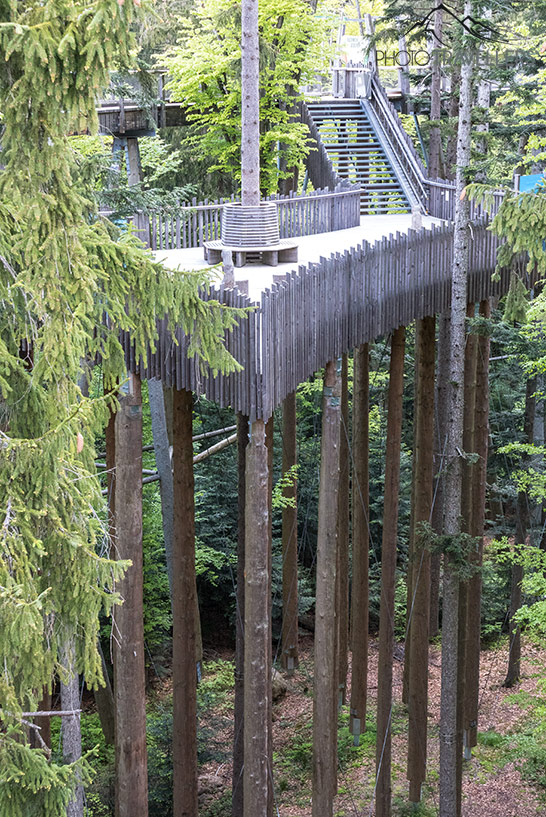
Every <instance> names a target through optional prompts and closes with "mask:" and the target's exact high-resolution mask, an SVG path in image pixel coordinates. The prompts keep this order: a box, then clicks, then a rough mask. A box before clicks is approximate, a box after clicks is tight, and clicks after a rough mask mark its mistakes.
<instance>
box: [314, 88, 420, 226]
mask: <svg viewBox="0 0 546 817" xmlns="http://www.w3.org/2000/svg"><path fill="white" fill-rule="evenodd" d="M307 109H308V112H309V115H310V117H311V119H312V121H313V123H314V124H315V125H316V127H317V130H318V133H319V136H320V139H321V141H322V143H323V145H324V147H325V148H326V151H327V154H328V157H329V158H330V160H331V162H332V165H333V168H334V170H335V171H336V172H337V174H338V175H339V176H340V177H341V178H344V179H348V180H349V181H350V182H353V183H355V184H358V185H359V186H360V187H361V189H362V194H361V203H360V213H361V215H367V216H370V215H391V214H395V213H408V212H411V209H412V205H413V202H412V198H413V196H412V191H411V190H409V189H408V184H407V180H406V179H405V177H404V174H403V171H402V169H401V168H400V166H398V163H397V161H396V156H395V155H393V152H392V151H390V150H389V146H388V144H386V140H385V138H384V134H382V133H381V132H380V125H379V123H378V122H377V121H375V122H374V121H373V120H374V116H373V112H372V111H370V109H369V108H368V107H367V105H366V102H365V101H364V100H360V99H323V100H320V101H319V102H308V103H307Z"/></svg>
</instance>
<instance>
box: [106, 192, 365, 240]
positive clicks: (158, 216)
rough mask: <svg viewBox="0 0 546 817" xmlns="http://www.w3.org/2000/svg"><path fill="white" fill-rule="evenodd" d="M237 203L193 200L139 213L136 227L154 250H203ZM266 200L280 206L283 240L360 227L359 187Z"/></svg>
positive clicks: (219, 230) (215, 237)
mask: <svg viewBox="0 0 546 817" xmlns="http://www.w3.org/2000/svg"><path fill="white" fill-rule="evenodd" d="M235 200H236V199H235V198H234V197H232V198H231V199H225V200H224V199H222V200H220V201H214V202H208V201H205V202H204V203H203V202H199V203H198V202H197V200H196V199H194V200H193V201H192V202H191V203H188V204H187V205H184V206H181V207H179V208H177V209H176V211H172V212H169V211H162V212H158V213H138V214H137V215H136V216H135V217H134V218H133V227H134V229H135V231H136V232H137V234H138V236H139V238H141V240H142V241H143V242H144V243H145V244H146V245H147V246H149V247H150V248H151V249H152V250H154V251H155V250H176V249H183V248H187V247H202V246H203V244H204V242H205V241H216V240H218V239H220V238H221V229H222V208H223V205H224V203H227V202H229V201H235ZM267 200H268V201H274V202H275V203H276V204H277V210H278V214H279V235H280V238H295V237H297V236H302V235H316V234H317V233H329V232H333V231H334V230H344V229H347V228H349V227H358V225H359V224H360V188H359V187H358V186H356V185H351V186H350V187H349V189H345V187H344V186H343V185H338V186H337V188H336V189H335V190H315V191H313V192H311V193H308V194H306V195H296V194H291V195H289V196H269V197H268V198H267ZM105 215H107V214H106V213H105Z"/></svg>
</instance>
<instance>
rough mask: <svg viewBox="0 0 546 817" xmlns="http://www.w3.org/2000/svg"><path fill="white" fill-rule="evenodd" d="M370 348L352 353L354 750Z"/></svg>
mask: <svg viewBox="0 0 546 817" xmlns="http://www.w3.org/2000/svg"><path fill="white" fill-rule="evenodd" d="M369 374H370V363H369V348H368V344H367V343H365V344H363V345H362V346H359V347H358V349H357V350H356V351H355V357H354V387H353V588H352V590H353V592H352V605H351V648H352V674H351V723H350V729H351V732H352V734H353V738H354V743H355V746H358V744H359V742H360V735H361V733H362V732H364V731H365V730H366V704H367V684H368V608H369V598H368V595H369V591H368V572H369V571H368V569H369V551H370V526H369V510H370V501H369V485H370V477H369V439H370V432H369V393H370V384H369Z"/></svg>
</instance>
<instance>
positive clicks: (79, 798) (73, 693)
mask: <svg viewBox="0 0 546 817" xmlns="http://www.w3.org/2000/svg"><path fill="white" fill-rule="evenodd" d="M62 663H63V666H64V667H65V669H66V671H67V672H68V674H69V676H70V677H69V679H68V683H66V684H64V683H63V682H62V681H61V710H64V711H65V712H70V710H76V709H80V679H79V676H78V673H77V672H76V670H75V666H74V639H73V638H69V639H67V640H66V642H65V645H64V648H63V654H62ZM61 734H62V743H63V761H64V762H65V763H74V762H76V761H77V760H80V758H81V756H82V733H81V724H80V714H79V713H78V714H77V715H73V716H72V717H64V718H61ZM83 810H84V806H83V786H78V787H77V789H76V791H75V795H74V799H73V800H71V801H70V803H69V804H68V806H67V809H66V817H83Z"/></svg>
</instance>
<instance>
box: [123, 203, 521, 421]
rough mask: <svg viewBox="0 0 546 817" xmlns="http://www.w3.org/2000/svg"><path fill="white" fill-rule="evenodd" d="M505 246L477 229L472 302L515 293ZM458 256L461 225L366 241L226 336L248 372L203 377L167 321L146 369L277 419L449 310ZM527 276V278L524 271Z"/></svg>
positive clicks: (299, 275) (282, 286)
mask: <svg viewBox="0 0 546 817" xmlns="http://www.w3.org/2000/svg"><path fill="white" fill-rule="evenodd" d="M498 244H499V239H498V238H497V237H496V236H495V235H493V234H492V233H491V231H490V230H488V229H487V221H486V220H485V219H482V220H481V221H478V222H476V223H474V225H473V229H472V232H471V237H470V273H469V278H468V300H469V302H475V301H480V300H482V299H483V298H486V297H489V296H491V295H501V294H503V293H505V292H506V291H507V289H508V282H509V278H510V270H504V271H502V274H501V276H500V281H498V282H493V281H492V279H491V273H492V272H493V271H494V270H495V267H496V256H497V247H498ZM452 256H453V224H452V223H445V224H444V225H442V226H441V227H439V228H435V229H432V230H420V231H418V232H417V231H410V233H409V234H408V235H402V236H400V235H399V236H397V237H393V236H391V237H390V238H383V239H382V240H381V241H378V242H376V243H375V244H368V243H366V242H364V243H363V244H361V245H359V246H358V247H357V248H356V249H352V250H348V251H347V252H345V253H344V254H343V255H332V256H331V257H330V258H328V259H326V260H323V261H322V262H321V263H317V264H311V265H310V266H308V267H300V268H299V270H298V271H297V272H293V273H289V274H288V275H287V276H286V277H285V279H284V280H283V281H282V283H278V284H274V285H273V286H272V288H271V290H266V291H265V292H263V293H262V297H261V301H260V303H259V304H257V305H256V306H257V308H256V309H255V310H254V311H253V312H251V313H250V315H249V317H248V319H245V320H242V321H241V323H240V325H239V326H238V328H237V329H236V330H235V331H234V332H233V333H231V334H227V335H226V345H227V348H228V349H229V350H230V351H231V352H232V353H233V355H234V356H235V357H236V358H237V360H239V361H240V362H241V363H243V365H244V369H243V371H241V372H239V373H237V374H232V375H229V376H228V377H221V376H219V377H216V378H212V377H203V375H202V373H201V372H200V370H199V366H198V365H197V364H196V363H195V362H194V361H192V360H189V359H188V358H187V349H188V341H187V338H184V337H183V336H182V335H181V333H178V341H179V345H176V344H175V343H173V341H172V338H171V337H170V334H169V332H168V330H167V327H166V324H163V323H162V324H161V325H160V327H159V341H158V344H157V350H156V351H155V352H154V353H153V354H150V355H149V357H148V364H147V367H146V368H144V367H143V368H142V370H141V371H142V373H143V374H144V375H145V376H146V377H160V378H161V379H162V380H163V381H164V382H165V385H175V386H176V387H177V388H187V389H191V390H193V391H197V392H198V393H201V394H206V395H207V397H208V398H209V399H211V400H214V401H215V402H217V403H219V404H220V405H222V406H231V407H232V408H233V410H234V411H240V412H242V413H243V414H245V415H249V416H250V418H251V419H255V418H256V417H261V418H263V419H268V418H269V417H270V416H271V413H272V411H273V409H274V408H275V407H277V406H279V405H280V404H281V402H282V400H283V399H284V398H285V397H286V396H287V394H289V393H290V392H291V391H293V390H294V389H295V388H296V387H297V386H298V384H300V383H302V382H304V381H305V380H306V379H307V378H308V377H310V376H311V375H313V374H314V373H315V372H317V371H319V370H320V368H321V367H322V366H324V365H325V364H326V362H327V361H329V360H332V359H335V358H337V357H338V356H339V355H341V354H342V353H344V352H349V351H350V350H351V349H353V348H354V347H356V346H358V345H359V344H361V343H366V342H369V341H372V340H374V339H375V338H377V337H380V336H382V335H385V334H386V333H388V332H390V331H392V330H393V329H396V328H397V327H398V326H408V325H409V324H410V323H411V322H412V321H413V320H415V319H416V318H421V317H424V316H425V315H436V314H438V313H440V312H445V311H446V310H447V309H449V306H450V299H451V271H452V260H453V259H452ZM521 272H522V274H523V275H524V276H525V264H524V263H522V264H521ZM206 297H214V298H219V299H220V300H221V301H223V302H224V303H228V304H231V305H233V306H244V305H247V304H249V303H250V302H249V301H248V299H246V298H245V297H244V296H242V295H240V294H239V293H237V292H236V291H233V290H222V289H221V290H217V291H214V290H213V291H211V293H209V294H207V295H206ZM125 349H126V357H127V362H128V365H129V367H130V368H131V369H132V370H133V371H135V367H136V366H137V363H138V362H137V361H135V359H134V355H132V354H131V344H130V340H129V338H126V339H125Z"/></svg>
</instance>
